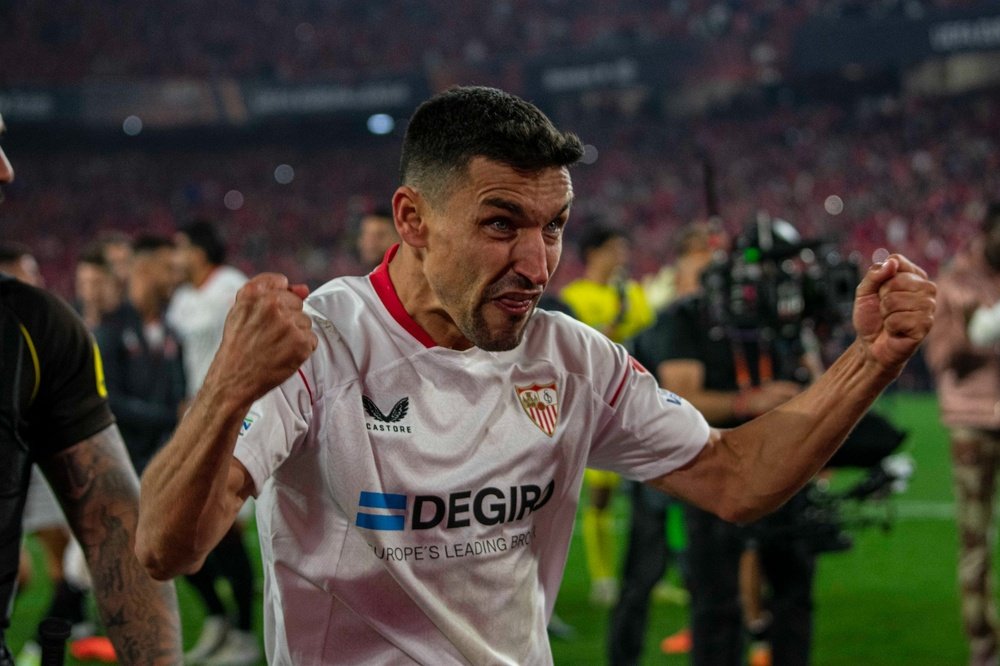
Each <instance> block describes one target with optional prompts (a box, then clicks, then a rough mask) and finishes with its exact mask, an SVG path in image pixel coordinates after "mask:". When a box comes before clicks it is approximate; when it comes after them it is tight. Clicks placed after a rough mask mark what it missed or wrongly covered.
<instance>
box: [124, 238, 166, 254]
mask: <svg viewBox="0 0 1000 666" xmlns="http://www.w3.org/2000/svg"><path fill="white" fill-rule="evenodd" d="M173 247H174V244H173V242H171V240H170V239H169V238H164V237H163V236H157V235H155V234H141V235H139V236H138V237H136V239H135V240H134V241H132V252H134V253H135V254H148V253H152V252H156V251H157V250H162V249H164V248H173Z"/></svg>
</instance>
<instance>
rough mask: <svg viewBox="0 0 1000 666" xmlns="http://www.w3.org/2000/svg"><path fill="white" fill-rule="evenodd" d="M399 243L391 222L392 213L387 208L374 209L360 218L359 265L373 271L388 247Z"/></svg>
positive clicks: (394, 225) (394, 227) (394, 226)
mask: <svg viewBox="0 0 1000 666" xmlns="http://www.w3.org/2000/svg"><path fill="white" fill-rule="evenodd" d="M398 242H399V234H398V233H396V224H395V223H394V222H393V220H392V211H391V210H390V209H388V208H376V209H375V210H373V211H372V212H370V213H367V214H365V215H363V216H362V217H361V221H360V222H359V223H358V257H359V258H360V259H361V263H362V264H363V265H364V266H365V267H367V268H369V269H375V268H376V267H377V266H378V265H379V264H380V263H382V258H383V257H385V253H386V252H387V251H388V249H389V248H390V247H392V246H393V245H395V244H396V243H398Z"/></svg>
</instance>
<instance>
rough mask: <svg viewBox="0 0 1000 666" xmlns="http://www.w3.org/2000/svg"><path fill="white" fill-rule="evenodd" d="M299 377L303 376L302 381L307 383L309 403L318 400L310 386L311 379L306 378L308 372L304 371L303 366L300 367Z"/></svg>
mask: <svg viewBox="0 0 1000 666" xmlns="http://www.w3.org/2000/svg"><path fill="white" fill-rule="evenodd" d="M299 377H301V378H302V383H303V384H305V385H306V391H307V392H308V393H309V404H310V405H311V404H312V403H314V402H316V400H315V399H314V398H313V390H312V388H310V386H309V380H308V379H306V373H304V372H302V368H299Z"/></svg>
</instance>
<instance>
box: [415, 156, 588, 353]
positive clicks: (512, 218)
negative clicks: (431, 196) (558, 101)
mask: <svg viewBox="0 0 1000 666" xmlns="http://www.w3.org/2000/svg"><path fill="white" fill-rule="evenodd" d="M572 199H573V186H572V183H571V181H570V177H569V171H568V170H567V169H565V168H556V167H553V168H548V169H544V170H542V171H539V172H535V173H525V172H519V171H516V170H514V169H513V168H511V167H508V166H506V165H503V164H499V163H497V162H492V161H490V160H487V159H486V158H482V157H477V158H474V159H473V160H472V161H471V162H470V164H469V168H468V172H467V174H466V176H465V177H464V178H462V177H457V182H455V183H454V184H453V186H452V188H451V191H450V194H449V195H447V198H446V199H445V200H444V201H441V202H438V204H437V206H436V207H434V206H427V210H424V211H423V215H424V216H425V219H426V223H427V229H428V233H427V241H426V247H425V255H426V256H425V262H424V273H425V275H426V278H427V281H428V283H429V285H430V288H431V290H432V291H433V292H434V294H435V296H437V299H438V301H439V302H440V305H441V307H442V308H443V309H444V311H445V314H446V315H447V316H448V317H449V318H450V319H451V321H452V322H454V325H455V327H457V328H458V330H459V331H460V332H461V334H462V335H463V336H464V337H465V339H466V340H468V341H469V342H470V343H471V344H472V345H475V346H477V347H480V348H481V349H485V350H487V351H504V350H507V349H513V348H514V347H516V346H517V345H518V344H519V343H520V341H521V337H522V335H523V333H524V327H525V325H526V324H527V322H528V319H529V318H530V317H531V313H532V311H533V310H534V308H535V304H536V303H537V302H538V299H539V297H540V296H541V295H542V291H543V290H544V289H545V285H546V284H547V283H548V281H549V278H550V277H551V276H552V273H553V272H554V271H555V269H556V266H557V265H558V264H559V257H560V255H561V253H562V235H563V226H564V225H565V224H566V221H567V220H568V219H569V208H570V203H571V202H572Z"/></svg>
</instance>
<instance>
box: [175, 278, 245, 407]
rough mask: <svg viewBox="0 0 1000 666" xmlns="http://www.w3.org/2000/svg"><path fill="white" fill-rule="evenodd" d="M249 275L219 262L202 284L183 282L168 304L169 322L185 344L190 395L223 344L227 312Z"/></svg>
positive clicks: (185, 367) (199, 383)
mask: <svg viewBox="0 0 1000 666" xmlns="http://www.w3.org/2000/svg"><path fill="white" fill-rule="evenodd" d="M246 281H247V276H246V275H244V274H243V273H242V272H241V271H240V270H238V269H236V268H233V267H232V266H219V267H218V268H216V269H215V270H214V271H213V272H212V274H211V275H209V276H208V279H207V280H206V281H205V283H204V284H202V285H201V286H200V287H195V286H194V285H191V284H185V285H182V286H181V287H179V288H178V289H177V291H176V292H174V296H173V298H172V299H171V300H170V307H169V308H167V323H168V324H170V326H171V327H172V328H173V329H174V330H175V331H177V333H178V335H180V337H181V344H182V345H183V348H184V351H183V353H184V375H185V380H186V381H187V393H188V396H193V395H194V394H195V393H197V392H198V389H200V388H201V385H202V384H203V383H204V381H205V375H206V374H208V366H209V365H211V364H212V359H213V358H215V352H217V351H218V350H219V345H220V344H222V329H223V327H224V326H225V323H226V314H228V313H229V308H230V307H232V305H233V302H234V301H235V300H236V292H237V291H239V290H240V287H242V286H243V285H244V284H245V283H246Z"/></svg>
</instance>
